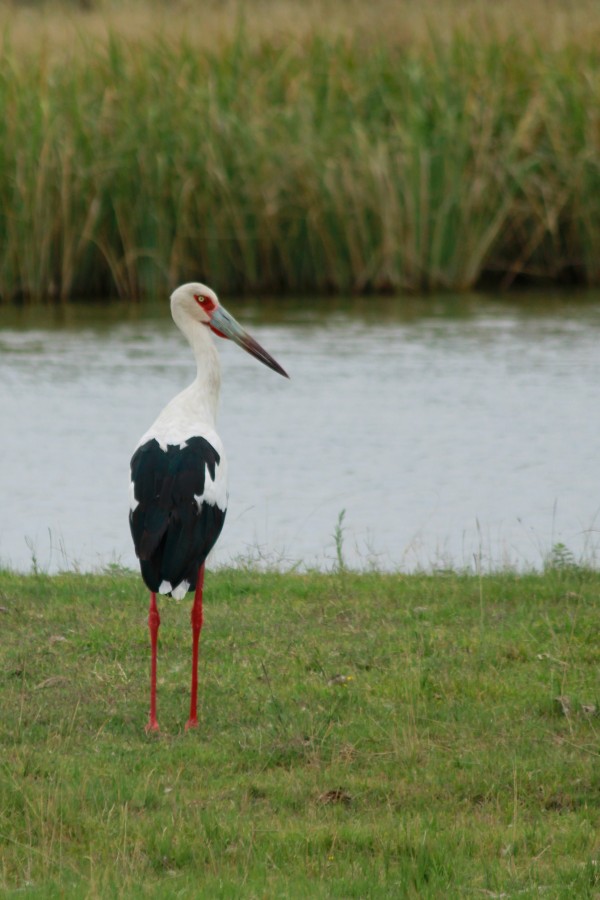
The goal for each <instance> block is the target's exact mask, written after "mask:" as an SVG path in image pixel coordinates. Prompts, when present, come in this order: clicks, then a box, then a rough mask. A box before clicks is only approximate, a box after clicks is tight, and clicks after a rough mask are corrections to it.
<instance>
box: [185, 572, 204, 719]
mask: <svg viewBox="0 0 600 900" xmlns="http://www.w3.org/2000/svg"><path fill="white" fill-rule="evenodd" d="M203 586H204V565H201V566H200V570H199V572H198V580H197V581H196V593H195V595H194V605H193V606H192V616H191V619H192V690H191V694H190V717H189V719H188V721H187V723H186V726H185V730H186V731H187V730H188V728H197V727H198V643H199V641H200V631H201V630H202V588H203Z"/></svg>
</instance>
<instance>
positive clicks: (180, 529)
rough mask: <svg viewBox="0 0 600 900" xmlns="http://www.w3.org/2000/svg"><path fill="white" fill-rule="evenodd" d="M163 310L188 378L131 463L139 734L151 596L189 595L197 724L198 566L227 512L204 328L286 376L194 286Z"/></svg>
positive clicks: (215, 364)
mask: <svg viewBox="0 0 600 900" xmlns="http://www.w3.org/2000/svg"><path fill="white" fill-rule="evenodd" d="M171 314H172V316H173V320H174V322H175V324H176V325H177V326H178V328H179V329H180V330H181V331H182V332H183V335H184V336H185V337H186V338H187V340H188V342H189V343H190V345H191V347H192V350H193V353H194V356H195V358H196V367H197V373H196V378H195V380H194V381H193V382H192V384H191V385H190V386H189V387H188V388H186V389H185V390H184V391H182V392H181V393H179V394H177V396H176V397H174V398H173V399H172V400H171V401H170V402H169V403H167V405H166V406H165V408H164V409H163V410H162V412H161V413H160V414H159V415H158V418H157V419H156V421H155V422H154V424H152V425H151V426H150V428H149V429H148V431H146V433H145V434H144V435H142V437H141V438H140V440H139V442H138V444H137V447H136V449H135V451H134V454H133V457H132V459H131V485H130V494H129V499H130V512H129V524H130V527H131V534H132V537H133V543H134V545H135V552H136V555H137V557H138V559H139V561H140V568H141V573H142V578H143V580H144V582H145V584H146V586H147V587H148V589H149V591H150V609H149V613H148V627H149V629H150V645H151V653H152V661H151V669H150V718H149V721H148V724H147V726H146V731H147V732H151V731H158V730H159V727H158V721H157V718H156V657H157V643H158V629H159V626H160V615H159V611H158V606H157V603H156V595H157V594H167V595H171V597H174V598H175V599H182V598H183V597H184V596H185V595H186V594H187V593H188V591H193V592H194V602H193V606H192V613H191V622H192V684H191V694H190V717H189V719H188V721H187V724H186V731H187V729H189V728H195V727H197V725H198V712H197V698H198V644H199V640H200V631H201V629H202V619H203V616H202V588H203V582H204V563H205V560H206V557H207V556H208V554H209V553H210V551H211V550H212V548H213V547H214V545H215V543H216V541H217V538H218V537H219V534H220V533H221V529H222V527H223V522H224V520H225V512H226V510H227V462H226V459H225V453H224V451H223V444H222V443H221V439H220V437H219V435H218V434H217V432H216V431H215V420H216V415H217V406H218V402H219V389H220V385H221V373H220V365H219V355H218V353H217V348H216V346H215V342H214V340H213V338H212V335H211V332H212V333H213V334H216V335H218V336H219V337H221V338H230V339H231V340H233V341H235V343H236V344H239V346H240V347H243V349H244V350H246V351H247V352H248V353H250V354H251V355H252V356H254V357H256V359H259V360H260V361H261V362H262V363H264V364H265V365H266V366H268V367H269V368H270V369H273V370H274V371H275V372H278V373H279V374H280V375H283V376H285V377H286V378H288V377H289V376H288V374H287V372H285V371H284V370H283V369H282V368H281V366H280V365H279V363H277V362H276V361H275V360H274V359H273V357H272V356H270V355H269V354H268V353H267V351H266V350H263V348H262V347H261V346H260V344H259V343H258V342H257V341H255V340H254V338H252V337H251V336H250V335H249V334H248V333H247V332H246V331H244V329H243V328H242V327H241V325H239V324H238V323H237V322H236V320H235V319H234V318H233V316H231V315H230V314H229V313H228V312H226V310H225V309H224V308H223V307H222V306H221V304H220V303H219V300H218V298H217V295H216V294H215V292H214V291H213V290H211V289H210V288H209V287H207V286H206V285H204V284H199V283H195V282H194V283H191V284H184V285H182V286H181V287H178V288H177V289H176V290H175V291H174V292H173V294H172V295H171Z"/></svg>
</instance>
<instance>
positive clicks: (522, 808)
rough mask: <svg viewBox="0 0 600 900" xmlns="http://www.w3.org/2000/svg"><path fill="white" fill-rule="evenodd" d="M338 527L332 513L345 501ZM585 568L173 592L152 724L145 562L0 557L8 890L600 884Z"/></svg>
mask: <svg viewBox="0 0 600 900" xmlns="http://www.w3.org/2000/svg"><path fill="white" fill-rule="evenodd" d="M340 528H341V522H340ZM599 598H600V575H599V574H598V573H597V572H593V571H589V570H586V569H583V568H580V567H578V566H577V565H575V564H573V563H572V561H570V560H569V559H563V557H562V556H561V557H560V559H559V558H558V557H556V558H555V559H553V560H551V562H550V564H549V566H548V568H547V569H546V571H545V572H544V573H542V574H531V575H529V574H524V575H516V574H512V573H499V574H495V575H485V576H481V577H479V576H472V575H465V574H460V573H452V572H448V573H445V574H438V575H411V576H402V575H383V574H377V573H373V574H360V575H358V574H355V573H352V572H350V571H348V570H347V569H345V568H344V567H340V569H339V571H337V572H335V573H333V574H329V575H327V574H306V575H300V574H274V573H262V574H260V573H257V572H254V571H252V570H245V569H237V570H221V571H219V572H217V573H211V574H209V576H208V578H207V585H206V616H205V630H204V632H203V636H202V647H201V687H200V690H201V714H200V718H201V724H200V728H199V730H198V732H197V733H188V734H186V733H184V732H183V728H182V725H183V723H184V722H185V719H186V717H187V703H188V677H189V672H188V666H189V644H190V635H189V624H188V617H189V604H187V603H183V604H177V603H168V604H167V603H164V604H163V607H162V613H163V622H162V626H161V634H160V649H159V710H158V712H159V721H160V722H161V726H162V734H161V735H160V736H159V737H158V738H157V739H156V738H154V737H147V736H146V735H145V733H144V730H143V726H144V723H145V721H146V716H147V703H148V698H147V680H148V668H149V650H148V638H147V631H146V623H145V619H146V609H145V607H146V597H145V593H144V591H143V589H142V586H141V583H140V581H139V579H138V578H137V577H136V576H133V575H130V574H127V573H121V572H118V571H115V572H113V573H111V574H107V575H103V576H100V575H98V576H92V575H75V574H68V575H60V576H53V577H49V576H45V575H43V574H37V575H30V576H21V575H16V574H12V573H9V572H4V573H2V574H0V605H1V606H2V611H1V612H0V616H1V619H2V624H3V629H2V631H3V639H2V643H1V644H0V692H1V694H0V708H1V709H2V711H3V712H2V717H1V719H0V741H1V742H2V753H1V755H0V845H1V846H2V852H1V854H0V891H1V892H2V895H3V896H5V897H12V896H17V895H20V894H21V893H23V892H24V891H26V893H27V896H32V897H59V896H60V897H64V896H74V897H75V896H76V897H84V896H86V897H106V896H123V897H142V896H143V897H152V896H156V897H158V896H160V897H175V896H177V897H207V898H208V897H210V898H215V897H232V896H236V897H238V896H239V897H248V898H255V897H256V898H259V897H261V898H262V897H278V898H279V897H281V898H285V897H289V898H298V897H306V898H309V897H310V898H319V897H323V898H325V897H327V898H330V897H340V898H351V897H360V898H367V897H369V898H371V897H373V898H377V897H381V898H383V897H420V898H421V897H441V896H449V897H480V896H481V897H486V896H487V897H500V896H502V897H516V896H519V897H534V896H536V897H537V896H539V895H541V894H543V895H544V896H549V897H553V898H554V897H565V898H566V897H573V896H577V897H582V898H586V897H587V898H596V897H597V896H598V893H599V891H600V856H599V854H600V846H599V837H598V835H599V834H600V829H599V825H600V775H599V773H600V767H599V765H598V762H599V755H600V741H599V719H598V712H597V710H598V707H599V699H600V697H599V694H600V690H599V688H600V685H599V683H598V663H599V661H600V651H599V647H598V641H597V635H598V631H597V623H598V600H599Z"/></svg>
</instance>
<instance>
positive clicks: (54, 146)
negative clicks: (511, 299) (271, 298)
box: [0, 0, 600, 301]
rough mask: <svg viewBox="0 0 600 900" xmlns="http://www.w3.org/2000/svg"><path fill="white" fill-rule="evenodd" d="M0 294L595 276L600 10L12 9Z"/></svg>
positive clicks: (397, 6)
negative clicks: (184, 284)
mask: <svg viewBox="0 0 600 900" xmlns="http://www.w3.org/2000/svg"><path fill="white" fill-rule="evenodd" d="M0 28H1V33H2V44H1V51H0V52H1V56H2V59H1V62H2V64H1V66H0V298H1V299H2V300H4V301H8V300H11V299H21V300H27V299H36V300H46V299H63V300H66V299H68V298H70V297H82V296H89V297H98V296H107V295H115V294H117V295H120V296H124V297H129V298H137V297H141V296H145V295H149V294H159V293H160V294H164V293H165V291H169V290H170V289H171V288H172V287H173V286H174V285H175V284H177V283H179V282H180V281H182V280H187V279H191V278H201V279H202V280H205V281H207V282H209V283H212V284H214V285H215V286H216V287H217V288H218V289H219V290H221V291H226V292H236V293H241V292H244V291H269V292H272V293H283V292H289V291H293V292H296V293H301V292H305V291H319V292H329V291H332V292H361V293H364V292H384V291H385V292H405V291H415V292H416V291H428V290H434V289H435V290H438V289H445V288H447V289H453V290H468V289H470V288H472V287H474V286H480V285H482V284H485V285H487V284H493V285H497V286H501V287H503V288H506V287H509V286H511V285H512V284H514V283H517V282H518V283H519V284H521V285H522V284H529V283H540V282H542V283H547V282H552V283H558V284H560V283H570V284H573V283H575V284H588V285H596V284H598V283H599V282H600V258H599V256H598V252H597V248H598V246H599V242H600V51H599V48H600V5H598V4H597V3H591V2H585V0H584V2H580V3H576V4H574V3H573V4H571V3H565V2H559V0H546V2H542V0H534V2H532V3H530V4H527V5H525V4H521V3H518V2H516V0H506V2H499V3H494V4H490V3H483V2H451V0H442V2H439V3H438V2H436V3H433V2H424V3H417V2H396V3H393V2H391V0H373V2H370V3H368V4H367V3H364V2H363V3H360V2H355V0H346V2H342V0H337V2H336V0H324V2H315V0H309V2H306V3H300V2H292V0H282V2H275V0H248V2H245V3H233V2H232V3H228V2H224V3H217V2H207V3H203V4H196V3H191V2H188V3H186V2H180V3H177V2H176V3H159V2H154V3H152V2H147V3H143V2H135V0H130V2H122V3H117V2H114V3H109V2H102V0H73V2H72V3H67V2H66V0H65V2H63V3H60V4H59V3H55V2H47V3H43V2H37V3H36V2H29V3H17V2H13V3H9V4H6V5H5V6H4V7H3V8H2V13H1V15H0Z"/></svg>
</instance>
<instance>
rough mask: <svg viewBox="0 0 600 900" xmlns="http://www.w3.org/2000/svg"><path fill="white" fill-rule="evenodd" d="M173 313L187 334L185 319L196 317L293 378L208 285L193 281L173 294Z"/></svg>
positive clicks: (273, 367) (202, 323)
mask: <svg viewBox="0 0 600 900" xmlns="http://www.w3.org/2000/svg"><path fill="white" fill-rule="evenodd" d="M171 313H172V315H173V319H174V320H175V322H176V323H177V325H179V327H180V328H181V329H182V330H183V331H184V333H185V325H184V322H185V320H189V319H192V320H194V321H196V322H199V323H200V324H201V325H205V326H206V327H208V328H210V330H211V331H212V332H213V333H214V334H216V335H218V337H221V338H228V339H230V340H232V341H234V342H235V343H236V344H238V345H239V346H240V347H242V349H244V350H245V351H246V352H247V353H249V354H250V355H251V356H254V357H255V359H258V360H260V362H261V363H263V364H264V365H265V366H268V367H269V368H270V369H273V371H274V372H278V373H279V374H280V375H283V376H284V377H285V378H289V375H288V374H287V372H286V371H285V370H284V369H282V367H281V366H280V365H279V363H278V362H276V361H275V360H274V359H273V357H272V356H271V355H270V354H269V353H267V351H266V350H265V349H263V347H261V345H260V344H259V343H258V341H256V340H254V338H253V337H251V335H249V334H248V332H247V331H245V329H244V328H242V326H241V325H240V324H239V323H238V322H236V320H235V319H234V318H233V316H232V315H230V313H228V312H227V310H226V309H225V308H224V307H223V306H221V304H220V303H219V298H218V297H217V295H216V294H215V292H214V291H213V290H212V289H211V288H209V287H207V285H205V284H200V283H199V282H191V283H190V284H182V285H181V287H178V288H177V289H176V290H175V291H173V293H172V294H171Z"/></svg>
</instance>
